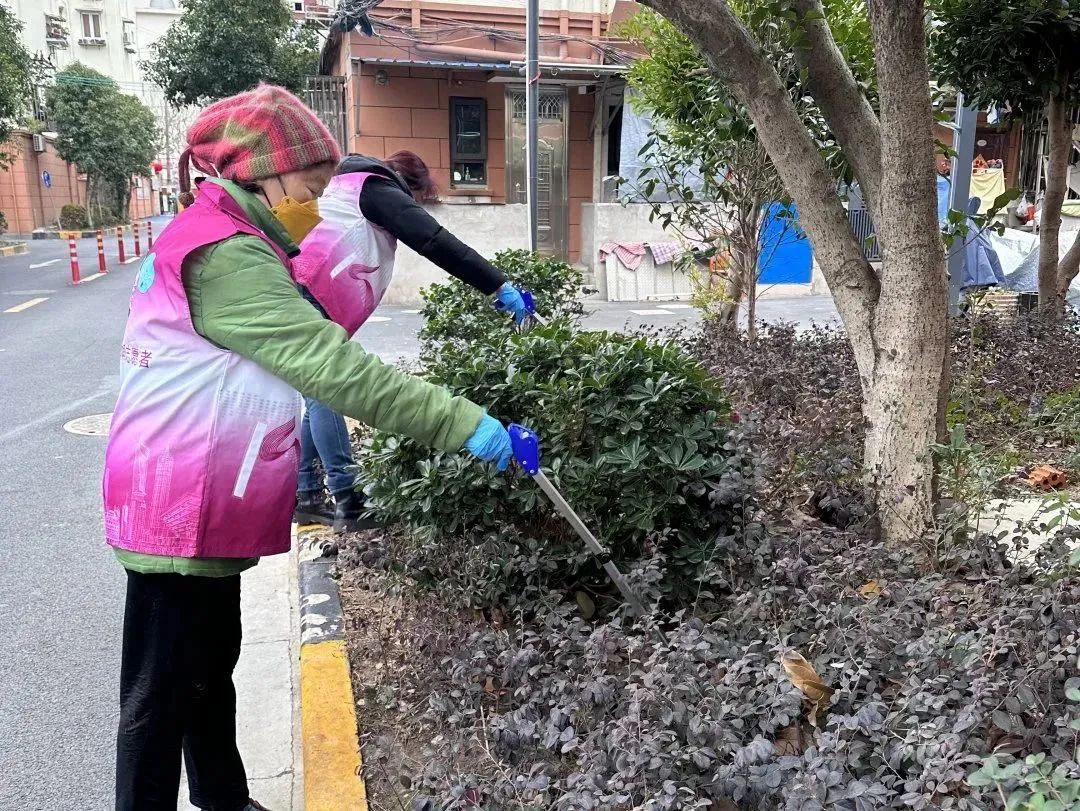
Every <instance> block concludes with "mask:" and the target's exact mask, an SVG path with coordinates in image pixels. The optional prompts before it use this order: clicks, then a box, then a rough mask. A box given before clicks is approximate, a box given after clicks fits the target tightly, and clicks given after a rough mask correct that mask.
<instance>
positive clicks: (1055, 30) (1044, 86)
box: [931, 0, 1080, 111]
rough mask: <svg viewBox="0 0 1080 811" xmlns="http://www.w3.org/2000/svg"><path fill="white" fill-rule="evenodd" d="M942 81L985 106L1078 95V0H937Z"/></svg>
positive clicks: (935, 40)
mask: <svg viewBox="0 0 1080 811" xmlns="http://www.w3.org/2000/svg"><path fill="white" fill-rule="evenodd" d="M931 7H932V9H933V13H934V26H933V29H932V30H933V34H932V36H931V47H932V51H931V53H932V55H933V60H934V68H935V72H936V73H937V76H938V78H939V80H940V81H943V82H947V83H948V84H951V85H953V86H955V87H957V88H959V89H961V90H963V91H964V95H965V96H966V97H967V99H968V100H969V101H973V102H974V103H975V104H976V105H978V106H980V107H988V106H990V105H992V104H1009V105H1011V106H1012V107H1014V108H1020V109H1025V108H1030V107H1033V108H1034V109H1035V110H1036V111H1037V110H1039V109H1041V108H1042V106H1043V105H1044V104H1045V103H1046V102H1047V101H1048V100H1049V99H1050V97H1051V96H1053V95H1055V94H1058V93H1061V92H1064V93H1065V95H1066V96H1067V100H1068V101H1070V102H1075V101H1080V0H933V2H932V3H931Z"/></svg>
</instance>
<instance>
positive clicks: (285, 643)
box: [179, 544, 304, 811]
mask: <svg viewBox="0 0 1080 811" xmlns="http://www.w3.org/2000/svg"><path fill="white" fill-rule="evenodd" d="M296 571H297V562H296V547H295V544H294V546H293V551H292V552H291V553H290V554H288V555H273V556H271V557H267V558H263V559H262V560H261V561H260V562H259V565H258V566H256V567H255V568H253V569H250V570H248V571H247V572H245V573H244V574H243V575H241V586H240V606H241V607H240V610H241V613H242V616H243V623H244V641H243V645H242V647H241V650H240V663H239V664H238V665H237V668H236V674H235V676H234V679H233V681H234V682H235V684H236V727H237V740H238V743H239V747H240V754H241V755H242V756H243V758H244V766H245V767H246V768H247V773H248V785H249V786H250V787H251V796H252V798H253V799H256V800H258V801H259V802H260V803H262V804H263V805H265V806H266V807H267V808H270V809H273V811H302V809H303V807H304V800H303V797H304V780H303V774H302V771H303V770H302V764H303V752H302V750H301V738H300V700H299V699H300V687H299V676H300V666H299V661H300V620H299V610H298V607H299V597H298V589H297V582H296ZM179 811H195V809H194V807H193V806H192V805H190V804H189V803H188V801H187V775H185V776H184V779H183V781H182V783H181V787H180V805H179Z"/></svg>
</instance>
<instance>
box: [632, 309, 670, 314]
mask: <svg viewBox="0 0 1080 811" xmlns="http://www.w3.org/2000/svg"><path fill="white" fill-rule="evenodd" d="M630 312H632V313H633V314H634V315H675V313H673V312H671V310H631V311H630Z"/></svg>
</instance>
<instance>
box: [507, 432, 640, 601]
mask: <svg viewBox="0 0 1080 811" xmlns="http://www.w3.org/2000/svg"><path fill="white" fill-rule="evenodd" d="M510 444H511V446H512V447H513V449H514V458H515V459H516V460H517V463H518V464H519V465H521V468H522V470H524V471H525V472H526V473H528V474H529V475H530V476H532V478H533V481H535V482H536V483H537V484H538V485H540V489H541V490H543V491H544V494H545V495H547V497H548V498H549V499H551V503H552V504H554V505H555V509H556V510H558V511H559V513H560V514H561V515H562V517H563V518H565V519H566V520H567V521H568V522H569V523H570V526H572V527H573V528H574V531H575V532H576V533H577V534H578V535H579V536H580V537H581V539H582V540H583V541H585V545H586V546H587V547H589V551H591V552H592V553H593V554H594V555H596V556H597V557H598V558H600V559H601V560H603V561H604V571H605V572H607V574H608V577H610V578H611V582H613V583H614V584H615V585H616V586H618V588H619V591H620V592H621V593H622V596H623V597H624V598H625V599H626V602H627V603H629V605H630V607H631V608H632V609H633V611H634V614H635V615H636V616H638V617H643V616H645V606H643V605H642V604H641V600H639V599H638V596H637V595H636V594H634V591H633V589H631V588H630V584H629V583H627V582H626V578H625V577H624V576H623V573H622V572H620V571H619V567H617V566H616V565H615V564H614V563H612V562H611V560H610V559H609V558H608V551H607V550H606V549H604V547H603V546H601V545H600V542H599V541H598V540H596V536H595V535H593V534H592V532H590V531H589V528H588V527H587V526H585V522H584V521H582V520H581V518H580V517H579V516H578V514H577V513H576V512H574V509H573V508H572V507H571V506H570V505H569V504H568V503H567V502H566V499H565V498H563V497H562V493H560V492H559V491H558V489H557V488H556V487H555V485H554V484H552V483H551V481H550V480H549V479H548V477H547V476H545V475H544V474H543V473H542V472H541V471H540V439H539V437H537V435H536V434H534V433H533V432H532V431H530V430H529V429H528V428H526V427H524V426H522V425H516V424H515V425H511V426H510Z"/></svg>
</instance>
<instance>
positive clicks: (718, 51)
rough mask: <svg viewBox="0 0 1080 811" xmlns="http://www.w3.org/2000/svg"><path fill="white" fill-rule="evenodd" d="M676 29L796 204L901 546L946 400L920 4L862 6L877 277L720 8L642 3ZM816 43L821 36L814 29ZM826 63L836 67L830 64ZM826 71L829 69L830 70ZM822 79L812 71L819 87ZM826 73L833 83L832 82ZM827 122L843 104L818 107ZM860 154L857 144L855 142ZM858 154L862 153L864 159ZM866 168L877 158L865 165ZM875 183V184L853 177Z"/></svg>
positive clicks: (810, 154)
mask: <svg viewBox="0 0 1080 811" xmlns="http://www.w3.org/2000/svg"><path fill="white" fill-rule="evenodd" d="M645 2H646V3H647V5H649V6H651V7H653V8H655V9H656V10H657V11H659V12H660V13H661V14H663V15H664V16H665V17H667V18H668V19H669V20H671V22H672V23H674V24H675V25H676V26H677V27H678V28H679V29H680V30H681V31H682V32H683V34H685V35H686V36H687V37H688V38H689V39H690V40H691V41H692V42H694V44H695V45H697V46H698V48H699V49H700V50H701V52H702V54H703V55H704V56H705V58H706V60H707V61H708V62H709V64H710V66H711V67H712V68H713V69H714V70H715V71H716V73H717V75H718V76H720V77H721V78H722V79H723V80H724V82H725V83H726V84H727V85H728V87H729V88H730V89H731V91H732V93H733V94H734V95H735V96H736V97H737V98H738V99H739V101H740V102H742V103H743V104H744V105H745V106H746V108H747V111H748V112H749V114H750V117H751V118H752V119H753V121H754V124H755V127H756V132H757V135H758V138H759V139H760V141H761V143H762V145H763V146H764V147H765V149H766V150H767V152H768V154H769V156H770V157H771V158H772V161H773V164H774V165H775V166H776V169H777V172H778V173H779V175H780V177H781V178H782V179H783V181H784V185H785V187H786V189H787V191H788V192H789V193H790V195H791V197H792V198H793V199H794V201H795V203H796V204H797V206H798V209H799V217H800V223H801V225H802V226H803V228H804V230H805V231H806V234H807V236H808V237H809V239H810V242H811V244H812V245H813V249H814V254H815V256H816V257H817V260H818V263H819V264H820V266H821V269H822V272H823V273H824V275H825V279H826V281H827V282H828V284H829V289H830V290H831V291H832V294H833V298H834V300H835V302H836V308H837V311H838V312H839V314H840V317H841V319H842V320H843V322H844V327H845V329H846V332H847V335H848V338H849V340H850V341H851V345H852V349H853V351H854V355H855V361H856V363H857V365H858V368H859V374H860V378H861V381H862V387H863V395H864V413H865V416H866V418H867V422H868V424H869V427H868V431H867V438H866V450H865V458H864V462H865V465H866V470H867V477H868V482H869V484H870V485H871V486H872V487H873V490H874V495H875V500H876V503H877V508H878V509H877V514H878V516H879V522H880V527H881V531H882V533H883V535H884V537H885V539H886V540H887V541H889V542H891V543H896V544H904V543H910V541H911V540H912V539H914V538H918V537H919V536H921V535H922V534H923V533H924V532H925V531H926V529H927V527H928V526H929V525H930V522H931V519H932V516H933V506H934V475H933V461H932V459H931V457H930V446H931V445H932V444H933V443H934V442H935V441H936V440H937V438H938V428H939V425H940V418H941V416H942V414H943V413H944V404H945V398H946V389H945V358H946V338H947V317H946V316H947V301H948V297H947V281H946V275H945V261H944V250H943V247H942V244H941V238H940V235H939V233H938V225H937V198H936V193H935V183H934V155H933V152H934V150H933V124H934V118H933V114H932V110H931V105H930V92H929V73H928V70H927V61H926V46H925V41H924V37H925V29H924V18H923V14H924V11H925V9H924V4H923V2H920V0H871V1H870V12H871V21H872V23H873V30H874V47H875V53H876V59H877V70H878V79H879V91H880V96H881V116H880V126H879V128H878V129H879V131H880V139H881V143H880V147H879V149H878V151H879V158H880V164H881V178H880V194H879V201H878V203H877V204H876V206H875V208H876V209H878V210H880V211H881V212H882V216H881V217H880V219H879V221H877V222H875V225H876V226H877V236H878V240H879V242H880V244H881V246H882V249H883V256H884V261H883V266H882V271H881V275H880V278H879V277H878V275H877V274H875V273H874V271H873V269H872V268H871V267H870V263H869V262H868V261H867V260H866V257H865V256H864V255H863V250H862V246H861V245H860V244H859V243H858V241H857V240H856V239H855V237H854V236H853V234H852V232H851V229H850V227H849V225H848V220H847V212H846V211H845V210H844V207H843V205H842V203H841V202H840V199H839V197H838V196H837V193H836V185H835V180H834V178H833V176H832V173H831V171H830V170H829V167H828V166H827V165H826V163H825V161H824V159H823V158H822V156H821V153H820V152H819V150H818V146H817V144H816V143H815V142H814V140H813V139H812V138H811V136H810V133H809V131H808V130H807V128H806V126H805V124H804V123H803V120H802V118H801V117H800V115H799V112H798V110H797V109H796V107H795V105H794V103H793V101H792V99H791V96H790V94H789V90H788V88H787V87H786V86H785V85H784V83H783V82H782V81H781V79H780V76H779V74H778V73H777V70H776V69H775V67H774V66H773V65H772V63H771V62H770V61H769V58H768V56H767V55H766V54H765V53H764V52H763V50H762V49H761V47H760V45H759V44H758V43H757V42H755V41H754V39H753V37H752V36H751V35H750V33H749V31H747V29H746V27H745V25H743V23H742V22H741V21H740V20H739V18H738V16H737V15H736V14H735V13H734V12H733V11H732V9H731V7H730V6H729V5H728V3H727V2H726V1H725V0H645ZM817 33H818V34H819V35H820V34H822V32H821V31H820V30H819V31H818V32H817ZM829 63H830V64H832V65H833V67H835V60H829ZM829 70H832V68H830V69H829ZM828 75H829V74H828V70H827V71H825V73H819V76H824V77H825V78H828ZM837 75H838V74H837V73H836V71H835V70H833V72H832V74H831V76H832V78H833V79H836V78H837ZM840 78H842V79H843V80H842V81H820V82H818V83H817V84H816V85H815V87H814V91H815V94H816V95H817V94H820V95H823V96H829V95H830V94H833V95H838V94H846V93H850V92H852V91H851V83H850V82H848V81H847V80H846V78H843V77H840ZM816 95H815V100H817V101H818V104H819V106H820V107H821V109H822V111H823V112H824V114H825V118H826V120H827V121H828V123H829V125H830V127H832V128H833V130H834V132H835V131H844V132H848V133H849V134H850V137H851V138H854V137H856V134H855V133H854V132H852V129H851V127H847V126H845V125H844V124H843V123H842V122H836V121H833V120H832V116H830V115H829V112H828V111H830V110H832V111H834V115H837V114H838V112H836V111H839V110H843V109H860V110H861V109H862V108H861V107H860V105H859V103H857V101H856V100H854V99H841V98H832V99H830V98H825V99H818V98H816ZM863 146H865V144H863ZM863 154H864V156H865V153H863ZM863 163H864V164H865V165H866V166H868V167H870V168H869V169H864V170H863V171H864V172H867V173H869V174H872V172H873V164H874V161H873V159H872V158H869V157H866V159H865V160H864V161H863ZM859 180H860V181H861V182H863V183H864V185H867V182H869V184H870V185H873V183H874V180H875V178H873V177H868V178H865V179H864V178H859Z"/></svg>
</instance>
